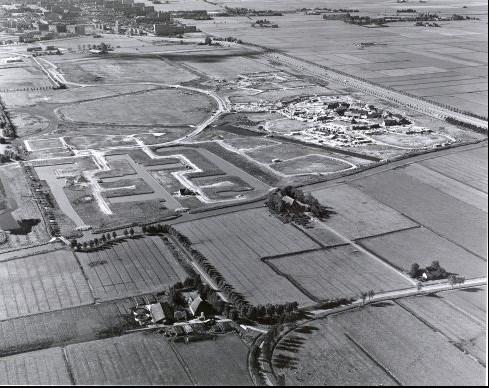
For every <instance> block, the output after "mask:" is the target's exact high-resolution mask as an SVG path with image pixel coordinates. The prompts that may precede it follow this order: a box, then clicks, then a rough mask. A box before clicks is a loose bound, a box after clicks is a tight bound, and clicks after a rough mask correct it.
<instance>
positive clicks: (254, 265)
mask: <svg viewBox="0 0 489 388" xmlns="http://www.w3.org/2000/svg"><path fill="white" fill-rule="evenodd" d="M176 228H177V229H178V230H179V231H180V232H181V233H183V234H184V235H186V236H187V237H188V238H190V240H191V241H192V242H193V244H194V247H195V248H196V249H198V250H199V251H200V252H202V254H204V256H206V257H207V259H208V260H209V261H210V262H211V263H212V264H213V265H215V266H216V268H217V269H218V270H219V271H220V272H221V273H222V275H223V276H224V278H225V279H226V280H227V281H228V282H229V283H230V284H231V285H233V286H234V287H235V288H236V290H237V291H239V292H241V293H242V294H243V295H244V296H245V297H246V298H247V299H248V300H249V301H250V302H251V303H254V304H262V303H281V302H287V301H297V302H299V303H301V304H303V303H307V302H310V301H309V300H308V298H306V297H305V296H304V295H303V294H302V293H300V292H299V290H297V289H296V288H295V287H294V286H293V285H292V284H291V283H290V282H289V281H288V280H286V279H285V278H283V277H282V276H280V275H278V274H277V273H275V272H274V271H273V270H272V269H271V268H270V267H269V266H268V265H267V264H265V263H263V262H262V261H261V260H260V258H263V257H269V256H276V255H281V254H286V253H293V252H299V251H304V250H308V249H315V248H318V247H319V246H318V245H317V244H316V243H314V242H313V241H312V240H310V239H309V238H308V237H307V236H306V235H305V234H303V233H302V232H300V231H299V230H297V229H295V228H294V227H293V226H291V225H286V224H282V223H281V222H280V221H279V220H278V219H276V218H275V217H274V216H272V215H270V214H269V213H268V211H266V210H263V209H252V210H246V211H243V212H239V213H232V214H226V215H222V216H217V217H210V218H206V219H201V220H197V221H193V222H188V223H183V224H178V225H176Z"/></svg>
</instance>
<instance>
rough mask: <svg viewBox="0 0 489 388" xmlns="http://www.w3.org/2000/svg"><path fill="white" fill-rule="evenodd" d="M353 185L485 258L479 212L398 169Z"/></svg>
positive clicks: (483, 215) (483, 226)
mask: <svg viewBox="0 0 489 388" xmlns="http://www.w3.org/2000/svg"><path fill="white" fill-rule="evenodd" d="M353 185H354V186H355V187H357V188H359V189H360V190H362V191H363V192H364V193H366V194H368V195H370V196H371V197H373V198H374V199H376V200H378V201H380V202H382V203H384V204H386V205H387V206H390V207H392V208H394V209H396V210H397V211H399V212H401V213H403V214H405V215H406V216H408V217H409V218H411V219H413V220H414V221H416V222H418V223H419V224H421V225H423V226H425V227H426V228H428V229H430V230H432V231H433V232H435V233H436V234H438V235H440V236H442V237H445V238H446V239H448V240H450V241H452V242H454V243H455V244H457V245H459V246H461V247H463V248H465V249H466V250H468V251H470V252H472V253H473V254H475V255H478V256H480V257H485V256H486V241H487V239H486V236H487V226H486V225H487V213H485V212H483V211H481V210H480V209H477V208H476V207H474V206H471V205H469V204H467V203H466V202H463V201H460V200H459V199H456V198H454V197H452V196H450V195H448V194H445V193H443V192H441V191H439V190H437V189H436V188H434V187H432V186H430V185H428V184H426V183H423V182H422V181H420V180H418V179H416V178H414V177H412V176H410V175H408V174H405V173H404V172H402V170H391V171H387V172H383V173H381V174H375V175H371V176H368V177H365V178H361V179H358V180H355V181H354V182H353Z"/></svg>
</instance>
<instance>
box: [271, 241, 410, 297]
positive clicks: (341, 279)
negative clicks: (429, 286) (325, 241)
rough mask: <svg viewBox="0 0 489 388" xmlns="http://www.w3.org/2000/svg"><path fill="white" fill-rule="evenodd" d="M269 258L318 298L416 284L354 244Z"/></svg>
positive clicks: (345, 295) (349, 295) (346, 295)
mask: <svg viewBox="0 0 489 388" xmlns="http://www.w3.org/2000/svg"><path fill="white" fill-rule="evenodd" d="M268 262H269V263H270V264H271V265H272V266H274V267H275V268H277V269H278V271H279V272H280V273H282V274H284V276H287V277H288V278H289V279H291V281H293V282H294V283H295V284H298V287H300V289H303V290H305V292H306V293H307V295H311V296H313V297H314V299H315V300H324V299H333V298H342V297H352V296H358V295H360V293H361V292H366V291H369V290H374V291H376V292H379V291H389V290H396V289H400V288H408V287H411V286H412V283H411V282H410V281H409V280H408V279H406V278H405V277H404V276H402V275H400V274H399V273H397V272H396V271H395V270H393V269H392V268H390V267H388V266H387V265H385V264H384V263H381V262H379V261H378V260H376V259H374V258H372V257H371V256H369V255H367V254H366V253H364V252H361V251H359V250H357V249H356V248H354V247H353V246H351V245H343V246H339V247H333V248H328V249H324V250H320V251H314V252H310V253H300V254H296V255H290V256H285V257H281V258H278V259H273V260H269V261H268Z"/></svg>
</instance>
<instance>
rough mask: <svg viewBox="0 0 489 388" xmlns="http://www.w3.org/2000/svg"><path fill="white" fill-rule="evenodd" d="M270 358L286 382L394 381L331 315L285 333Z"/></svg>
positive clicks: (351, 382)
mask: <svg viewBox="0 0 489 388" xmlns="http://www.w3.org/2000/svg"><path fill="white" fill-rule="evenodd" d="M272 362H273V367H274V369H275V371H276V372H277V373H279V374H283V375H285V378H286V383H287V385H309V386H312V385H316V386H326V385H331V386H332V385H346V386H348V385H364V384H365V385H377V386H379V385H387V386H389V385H397V383H396V381H395V380H393V379H392V378H391V377H390V376H389V375H388V374H387V373H385V371H384V370H383V369H382V368H381V367H380V366H379V365H378V364H376V363H375V362H374V361H373V360H372V359H370V358H369V357H368V355H367V354H365V353H364V352H362V351H360V350H359V349H358V347H357V346H356V345H355V344H354V343H353V342H352V341H351V340H350V339H349V338H348V337H347V336H346V335H344V334H343V328H342V327H341V326H340V325H338V324H337V323H336V322H335V321H333V320H331V319H324V320H319V321H315V322H314V323H312V324H311V325H308V326H306V327H304V330H296V331H294V332H292V333H291V334H289V335H287V336H286V337H285V338H284V339H283V340H282V341H280V342H279V343H278V345H277V347H276V348H275V351H274V354H273V360H272Z"/></svg>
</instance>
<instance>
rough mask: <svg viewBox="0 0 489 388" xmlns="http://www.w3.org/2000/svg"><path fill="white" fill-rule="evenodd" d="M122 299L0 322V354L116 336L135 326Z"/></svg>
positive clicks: (130, 304) (128, 302) (127, 301)
mask: <svg viewBox="0 0 489 388" xmlns="http://www.w3.org/2000/svg"><path fill="white" fill-rule="evenodd" d="M132 305H134V301H131V300H128V299H124V300H120V301H117V302H106V303H99V304H93V305H86V306H79V307H73V308H67V309H63V310H57V311H51V312H47V313H42V314H36V315H30V316H26V317H20V318H15V319H9V320H6V321H0V356H7V355H9V354H13V353H19V352H26V351H33V350H38V349H42V348H46V347H53V346H63V345H65V344H67V343H70V342H75V341H77V342H79V341H91V340H96V339H101V338H104V337H108V336H115V335H119V334H120V333H121V332H122V331H123V330H124V329H127V328H132V327H134V325H137V324H136V322H135V321H134V319H133V317H132V315H130V311H129V308H128V307H129V306H132Z"/></svg>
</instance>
